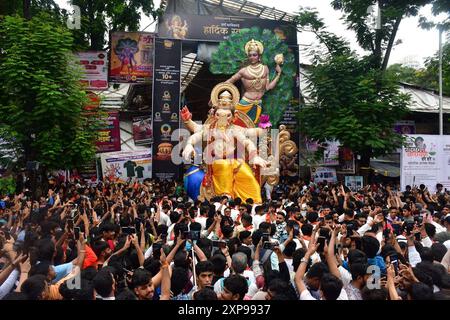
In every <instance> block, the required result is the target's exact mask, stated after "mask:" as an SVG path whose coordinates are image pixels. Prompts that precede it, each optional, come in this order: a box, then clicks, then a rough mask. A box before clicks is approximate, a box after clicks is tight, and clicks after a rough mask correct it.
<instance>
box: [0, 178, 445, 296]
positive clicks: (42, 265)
mask: <svg viewBox="0 0 450 320" xmlns="http://www.w3.org/2000/svg"><path fill="white" fill-rule="evenodd" d="M21 191H22V190H20V191H19V192H17V193H16V194H10V195H0V248H1V252H0V255H1V258H0V270H1V271H0V299H3V300H434V299H439V300H441V299H445V300H446V299H449V298H450V250H449V249H450V192H448V191H447V190H446V189H445V190H444V189H443V187H442V186H441V185H438V186H437V191H435V192H430V191H428V190H427V188H426V187H425V186H423V185H420V186H408V187H407V188H406V190H405V191H403V192H400V191H398V188H396V186H394V185H388V184H384V185H382V184H372V185H366V186H365V187H364V188H363V189H361V190H358V191H351V190H350V189H348V188H347V187H345V186H343V185H342V184H329V183H328V184H327V183H317V184H314V183H311V182H305V181H302V180H295V181H289V182H280V184H279V185H278V186H277V187H276V188H275V189H274V190H273V191H272V193H271V194H268V197H266V196H265V197H264V199H265V200H264V202H263V203H262V204H255V203H254V201H253V200H252V199H239V198H236V199H230V198H229V197H227V196H221V197H215V198H213V199H210V201H206V200H205V201H199V200H195V201H194V200H192V199H188V197H187V196H186V195H185V193H184V191H183V188H182V185H180V184H179V183H177V182H169V181H157V180H153V179H147V180H145V181H144V182H142V183H140V182H137V181H133V182H131V181H130V182H129V183H124V184H113V183H108V182H100V183H98V184H96V185H95V186H94V185H90V184H87V183H83V182H79V181H74V182H71V183H54V184H51V185H50V186H49V189H48V193H46V194H45V196H41V197H40V198H39V199H37V200H36V199H33V194H32V193H31V192H30V191H29V190H27V189H24V190H23V192H21Z"/></svg>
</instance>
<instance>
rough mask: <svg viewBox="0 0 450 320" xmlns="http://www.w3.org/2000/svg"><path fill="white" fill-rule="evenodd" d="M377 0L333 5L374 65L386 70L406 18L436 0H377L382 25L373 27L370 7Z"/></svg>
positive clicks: (347, 0) (349, 0)
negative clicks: (368, 9) (401, 25)
mask: <svg viewBox="0 0 450 320" xmlns="http://www.w3.org/2000/svg"><path fill="white" fill-rule="evenodd" d="M376 2H377V1H375V0H333V1H332V6H333V8H334V9H336V10H340V11H341V12H342V13H343V19H344V21H345V23H346V25H347V27H348V29H350V30H353V31H354V32H355V34H356V40H357V41H358V44H359V45H360V46H361V48H363V49H365V50H367V51H369V52H370V53H371V54H370V55H369V56H368V57H370V62H371V65H372V67H373V68H376V69H381V70H386V68H387V66H388V63H389V58H390V55H391V52H392V48H393V47H394V45H395V43H396V42H395V39H396V36H397V31H398V28H399V26H400V23H401V22H402V20H403V19H404V18H406V17H411V16H417V15H418V14H419V10H420V9H421V8H422V7H424V6H425V5H427V4H432V3H434V2H436V0H378V3H379V6H380V12H381V28H380V29H374V28H372V27H371V26H370V24H368V23H367V18H368V16H369V13H368V12H367V8H368V7H369V6H371V5H373V4H374V3H376Z"/></svg>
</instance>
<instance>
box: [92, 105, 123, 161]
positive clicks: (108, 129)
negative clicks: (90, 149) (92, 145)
mask: <svg viewBox="0 0 450 320" xmlns="http://www.w3.org/2000/svg"><path fill="white" fill-rule="evenodd" d="M102 122H103V123H104V126H103V127H102V128H100V129H99V130H98V136H97V141H96V146H97V153H102V152H111V151H120V149H121V148H120V124H119V113H118V112H117V111H108V112H107V113H106V118H104V119H102Z"/></svg>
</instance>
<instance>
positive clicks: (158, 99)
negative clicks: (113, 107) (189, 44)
mask: <svg viewBox="0 0 450 320" xmlns="http://www.w3.org/2000/svg"><path fill="white" fill-rule="evenodd" d="M180 68H181V41H179V40H164V39H159V38H156V39H155V74H154V81H153V112H152V114H153V170H154V175H153V176H154V177H155V178H159V179H161V180H166V179H167V180H176V179H178V178H179V175H180V166H179V165H176V164H174V163H173V162H172V150H173V148H174V146H175V145H176V144H178V141H173V140H178V139H172V134H173V133H174V132H175V131H176V130H177V129H179V128H180V120H179V116H178V115H179V113H180V106H179V104H180V85H181V72H180Z"/></svg>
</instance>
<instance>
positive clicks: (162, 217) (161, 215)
mask: <svg viewBox="0 0 450 320" xmlns="http://www.w3.org/2000/svg"><path fill="white" fill-rule="evenodd" d="M158 224H165V225H166V226H169V225H170V224H171V221H170V218H169V216H168V215H167V214H165V213H164V212H162V211H161V212H160V213H159V221H158Z"/></svg>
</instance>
